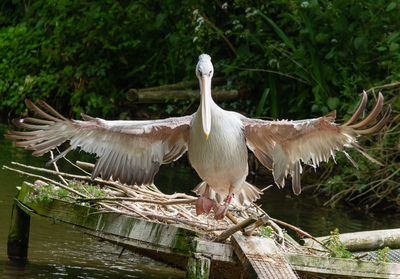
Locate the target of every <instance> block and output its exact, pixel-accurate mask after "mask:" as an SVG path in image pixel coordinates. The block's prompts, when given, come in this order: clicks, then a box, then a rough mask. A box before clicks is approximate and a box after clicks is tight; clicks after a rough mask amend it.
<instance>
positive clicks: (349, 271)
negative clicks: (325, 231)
mask: <svg viewBox="0 0 400 279" xmlns="http://www.w3.org/2000/svg"><path fill="white" fill-rule="evenodd" d="M284 255H285V258H286V259H287V261H288V262H289V263H290V265H291V266H292V267H293V268H294V269H295V270H298V271H307V272H313V273H319V274H331V275H339V276H357V277H363V278H400V264H397V263H382V262H369V261H360V260H350V259H342V258H328V257H320V256H311V255H299V254H291V253H285V254H284Z"/></svg>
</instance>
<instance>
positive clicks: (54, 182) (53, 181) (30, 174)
mask: <svg viewBox="0 0 400 279" xmlns="http://www.w3.org/2000/svg"><path fill="white" fill-rule="evenodd" d="M3 169H7V170H10V171H13V172H16V173H19V174H23V175H28V176H31V177H36V178H39V179H42V180H45V181H48V182H50V183H52V184H54V185H57V186H59V187H60V188H63V189H65V190H67V191H70V192H72V193H74V194H76V195H78V196H80V197H83V198H87V196H85V195H84V194H82V193H80V192H78V191H76V190H74V189H72V188H70V187H68V186H65V185H64V184H62V183H60V182H57V181H55V180H52V179H50V178H47V177H44V176H41V175H37V174H33V173H29V172H25V171H22V170H18V169H14V168H10V167H8V166H3Z"/></svg>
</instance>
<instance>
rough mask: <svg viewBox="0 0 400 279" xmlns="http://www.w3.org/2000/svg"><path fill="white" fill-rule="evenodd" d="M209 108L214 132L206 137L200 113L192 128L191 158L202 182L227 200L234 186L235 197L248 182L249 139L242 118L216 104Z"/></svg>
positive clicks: (190, 138) (195, 117) (189, 151)
mask: <svg viewBox="0 0 400 279" xmlns="http://www.w3.org/2000/svg"><path fill="white" fill-rule="evenodd" d="M210 107H211V108H210V111H211V119H212V124H211V131H212V132H211V133H210V135H209V137H208V139H206V137H204V132H203V129H202V123H201V117H202V115H201V110H198V111H197V112H196V114H195V115H194V117H193V122H192V125H191V128H190V137H189V145H188V156H189V161H190V164H191V165H192V167H193V168H194V169H195V170H196V172H197V173H198V175H199V176H200V178H201V179H203V181H205V182H207V184H208V185H209V186H210V187H211V188H212V189H213V190H215V191H216V192H217V193H219V194H221V195H225V196H226V195H228V192H229V187H230V186H231V185H232V186H233V187H234V193H236V192H237V191H238V190H239V189H240V187H241V186H242V184H243V182H244V181H245V179H246V176H247V173H248V166H247V146H246V139H245V136H244V132H243V124H242V121H241V120H240V118H239V115H237V114H236V113H234V112H230V111H226V110H223V109H222V108H220V107H219V106H218V105H217V104H215V103H214V102H212V103H211V104H210Z"/></svg>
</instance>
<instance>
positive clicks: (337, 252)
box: [323, 228, 354, 258]
mask: <svg viewBox="0 0 400 279" xmlns="http://www.w3.org/2000/svg"><path fill="white" fill-rule="evenodd" d="M323 244H324V245H325V246H326V247H328V248H329V249H330V250H331V253H330V254H329V256H330V257H336V258H352V257H354V255H353V254H352V253H351V252H350V251H348V250H347V249H346V246H345V245H344V244H343V243H342V242H341V241H340V239H339V229H338V228H336V229H334V230H333V231H332V232H331V234H330V236H329V237H328V238H327V239H325V240H324V241H323Z"/></svg>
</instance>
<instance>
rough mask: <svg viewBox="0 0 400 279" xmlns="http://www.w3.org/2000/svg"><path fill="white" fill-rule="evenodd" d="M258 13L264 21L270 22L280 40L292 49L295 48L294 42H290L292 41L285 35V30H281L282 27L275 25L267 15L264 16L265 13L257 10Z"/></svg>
mask: <svg viewBox="0 0 400 279" xmlns="http://www.w3.org/2000/svg"><path fill="white" fill-rule="evenodd" d="M258 14H260V15H261V16H262V17H263V18H264V19H265V20H266V21H268V23H269V24H271V26H272V28H273V29H274V30H275V32H276V33H277V34H278V36H279V37H280V38H281V39H282V41H283V42H284V43H285V44H286V45H287V46H288V47H290V48H291V49H292V50H293V51H295V50H296V48H295V47H294V44H293V43H292V41H291V40H290V39H289V37H288V36H286V34H285V32H283V31H282V29H281V28H280V27H279V26H278V25H276V23H275V22H274V21H273V20H272V19H270V18H269V17H268V16H266V15H265V14H263V13H262V12H261V11H258Z"/></svg>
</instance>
